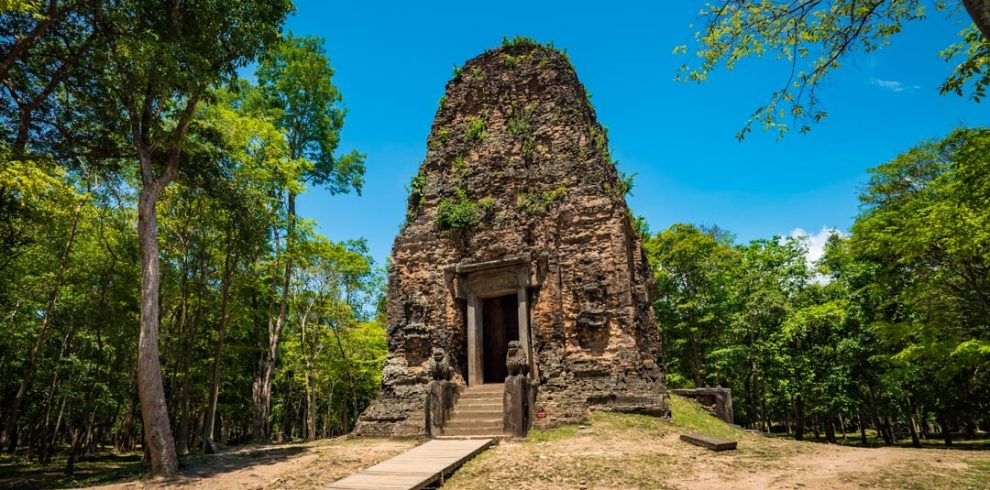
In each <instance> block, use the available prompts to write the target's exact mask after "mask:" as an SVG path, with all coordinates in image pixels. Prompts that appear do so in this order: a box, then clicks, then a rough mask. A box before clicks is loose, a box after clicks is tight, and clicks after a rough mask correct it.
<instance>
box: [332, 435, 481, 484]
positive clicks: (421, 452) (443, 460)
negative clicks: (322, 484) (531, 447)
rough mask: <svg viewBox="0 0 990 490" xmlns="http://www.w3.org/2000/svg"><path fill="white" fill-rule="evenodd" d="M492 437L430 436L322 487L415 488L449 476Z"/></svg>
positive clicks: (478, 451)
mask: <svg viewBox="0 0 990 490" xmlns="http://www.w3.org/2000/svg"><path fill="white" fill-rule="evenodd" d="M493 442H494V439H467V440H452V439H445V440H432V441H429V442H427V443H426V444H423V445H421V446H417V447H415V448H412V449H410V450H409V451H406V452H404V453H402V454H400V455H398V456H396V457H394V458H392V459H389V460H387V461H383V462H381V463H378V464H377V465H375V466H372V467H371V468H368V469H366V470H364V471H362V472H360V473H357V474H355V475H351V476H348V477H347V478H344V479H342V480H339V481H337V482H336V483H334V484H332V485H330V486H329V487H326V488H327V489H349V490H357V489H360V490H371V489H375V490H419V489H421V488H426V486H427V485H430V484H431V483H434V482H437V481H438V480H439V481H440V483H441V484H442V483H443V479H444V478H446V477H447V476H450V474H451V473H453V472H454V470H455V469H457V468H458V467H459V466H461V465H462V464H464V463H465V462H467V461H468V460H469V459H471V458H473V457H475V456H476V455H478V454H479V453H481V452H483V451H484V450H485V449H488V448H489V446H491V445H492V444H493Z"/></svg>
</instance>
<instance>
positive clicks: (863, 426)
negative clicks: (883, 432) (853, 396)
mask: <svg viewBox="0 0 990 490" xmlns="http://www.w3.org/2000/svg"><path fill="white" fill-rule="evenodd" d="M859 439H860V441H861V442H862V443H863V446H864V447H865V446H866V418H865V417H863V412H859Z"/></svg>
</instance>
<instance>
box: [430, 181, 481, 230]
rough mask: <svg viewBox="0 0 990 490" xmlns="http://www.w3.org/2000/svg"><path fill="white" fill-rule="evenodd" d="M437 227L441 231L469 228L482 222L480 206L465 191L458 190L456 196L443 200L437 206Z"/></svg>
mask: <svg viewBox="0 0 990 490" xmlns="http://www.w3.org/2000/svg"><path fill="white" fill-rule="evenodd" d="M435 220H436V225H437V229H438V230H440V231H447V230H456V229H460V228H467V227H471V226H474V225H476V224H478V222H479V221H480V220H481V217H480V214H479V212H478V205H477V204H476V203H475V202H474V201H472V200H471V199H469V198H468V196H467V193H465V192H464V190H463V189H457V190H456V191H455V196H454V198H453V199H451V198H447V197H445V198H443V199H441V200H440V204H438V205H437V214H436V218H435Z"/></svg>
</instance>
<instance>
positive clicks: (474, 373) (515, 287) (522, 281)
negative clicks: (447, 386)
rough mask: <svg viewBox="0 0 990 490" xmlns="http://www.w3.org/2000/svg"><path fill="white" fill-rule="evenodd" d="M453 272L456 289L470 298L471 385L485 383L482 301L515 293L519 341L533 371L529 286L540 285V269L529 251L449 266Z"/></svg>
mask: <svg viewBox="0 0 990 490" xmlns="http://www.w3.org/2000/svg"><path fill="white" fill-rule="evenodd" d="M448 271H449V272H452V273H453V274H452V275H453V284H452V286H453V289H454V291H455V294H457V297H458V298H461V299H466V300H467V368H468V377H467V382H468V385H469V386H475V385H480V384H483V383H484V382H485V373H484V362H483V361H484V359H483V355H484V325H483V320H482V318H483V315H482V312H481V304H482V300H483V299H486V298H495V297H499V296H506V295H509V294H513V293H515V295H516V301H517V303H518V308H517V314H518V323H519V342H520V343H521V344H522V347H523V352H525V353H526V358H527V359H528V360H529V363H530V372H533V371H534V369H533V354H532V350H531V344H532V343H531V342H530V328H529V289H528V288H530V287H533V286H537V285H539V271H538V268H537V267H535V265H534V264H533V262H532V259H531V258H530V256H529V255H528V254H525V255H520V256H516V257H509V258H506V259H501V260H495V261H490V262H481V263H474V264H464V263H462V264H457V265H456V266H452V267H450V268H448Z"/></svg>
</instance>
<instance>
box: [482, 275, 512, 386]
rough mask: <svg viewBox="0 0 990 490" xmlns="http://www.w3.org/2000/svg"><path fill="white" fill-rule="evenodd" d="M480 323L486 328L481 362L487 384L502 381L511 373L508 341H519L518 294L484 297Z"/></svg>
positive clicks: (483, 333)
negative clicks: (507, 359) (507, 363)
mask: <svg viewBox="0 0 990 490" xmlns="http://www.w3.org/2000/svg"><path fill="white" fill-rule="evenodd" d="M481 325H482V328H483V329H484V331H483V332H482V335H481V342H482V343H483V344H484V350H483V354H482V359H483V361H482V364H483V366H484V371H485V383H502V382H504V381H505V377H506V376H508V375H509V371H508V369H507V368H506V367H505V356H506V354H508V352H509V342H511V341H513V340H519V300H518V299H517V298H516V295H515V294H509V295H506V296H498V297H496V298H485V299H482V300H481Z"/></svg>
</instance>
